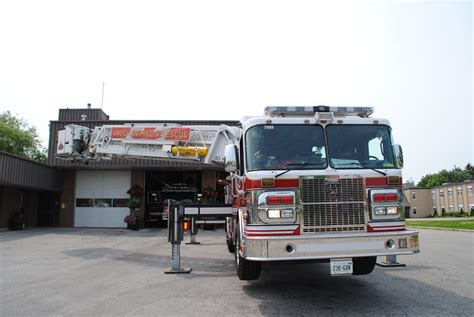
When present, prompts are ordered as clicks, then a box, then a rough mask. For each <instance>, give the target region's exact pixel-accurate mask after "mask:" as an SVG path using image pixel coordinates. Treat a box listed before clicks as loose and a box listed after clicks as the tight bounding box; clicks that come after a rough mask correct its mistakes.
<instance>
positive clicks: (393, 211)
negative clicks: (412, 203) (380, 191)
mask: <svg viewBox="0 0 474 317" xmlns="http://www.w3.org/2000/svg"><path fill="white" fill-rule="evenodd" d="M387 215H398V208H397V207H395V206H394V207H387Z"/></svg>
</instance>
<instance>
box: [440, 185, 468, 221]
mask: <svg viewBox="0 0 474 317" xmlns="http://www.w3.org/2000/svg"><path fill="white" fill-rule="evenodd" d="M473 185H474V181H472V180H469V181H464V182H462V183H452V184H443V185H441V186H436V187H433V188H431V202H432V209H433V212H436V213H437V215H442V214H443V213H467V212H472V213H474V194H473V189H472V187H473Z"/></svg>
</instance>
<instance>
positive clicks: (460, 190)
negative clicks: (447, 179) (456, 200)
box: [456, 187, 462, 196]
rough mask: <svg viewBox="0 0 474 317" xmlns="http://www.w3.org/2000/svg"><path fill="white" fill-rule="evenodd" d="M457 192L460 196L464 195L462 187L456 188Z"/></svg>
mask: <svg viewBox="0 0 474 317" xmlns="http://www.w3.org/2000/svg"><path fill="white" fill-rule="evenodd" d="M456 192H457V194H458V196H462V187H458V188H456Z"/></svg>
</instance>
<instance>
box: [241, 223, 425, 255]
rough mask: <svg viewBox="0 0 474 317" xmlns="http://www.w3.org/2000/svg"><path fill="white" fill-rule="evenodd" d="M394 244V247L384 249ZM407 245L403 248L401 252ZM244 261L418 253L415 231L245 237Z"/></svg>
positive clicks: (416, 233)
mask: <svg viewBox="0 0 474 317" xmlns="http://www.w3.org/2000/svg"><path fill="white" fill-rule="evenodd" d="M389 240H393V242H394V246H393V247H392V248H389V247H387V241H389ZM400 240H405V241H406V247H405V248H402V247H401V246H402V245H403V242H400ZM243 244H244V246H245V247H244V250H243V257H244V258H246V259H248V260H252V261H282V260H312V259H336V258H352V257H367V256H385V255H408V254H415V253H418V252H420V248H419V240H418V231H416V230H405V231H400V232H386V233H382V232H378V233H365V232H364V233H338V234H330V233H328V234H326V233H325V234H320V235H314V234H311V235H307V234H304V235H298V236H279V237H246V238H245V240H244V242H243Z"/></svg>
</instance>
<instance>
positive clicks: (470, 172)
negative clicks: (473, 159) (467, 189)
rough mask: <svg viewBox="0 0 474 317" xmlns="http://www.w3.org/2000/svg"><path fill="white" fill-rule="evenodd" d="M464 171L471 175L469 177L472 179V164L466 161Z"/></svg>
mask: <svg viewBox="0 0 474 317" xmlns="http://www.w3.org/2000/svg"><path fill="white" fill-rule="evenodd" d="M464 170H465V171H466V172H468V173H469V175H471V179H474V166H472V165H471V164H470V163H467V165H466V167H465V168H464Z"/></svg>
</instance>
